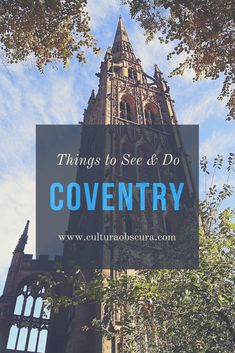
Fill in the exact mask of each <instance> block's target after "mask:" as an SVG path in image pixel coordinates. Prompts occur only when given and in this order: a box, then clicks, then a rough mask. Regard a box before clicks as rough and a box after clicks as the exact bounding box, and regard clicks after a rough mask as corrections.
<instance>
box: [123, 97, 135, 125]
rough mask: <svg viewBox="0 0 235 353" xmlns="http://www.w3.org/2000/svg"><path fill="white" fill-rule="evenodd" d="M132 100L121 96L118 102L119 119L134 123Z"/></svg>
mask: <svg viewBox="0 0 235 353" xmlns="http://www.w3.org/2000/svg"><path fill="white" fill-rule="evenodd" d="M134 112H135V109H134V99H133V98H132V97H130V96H123V97H122V100H121V102H120V118H121V119H124V120H128V121H135V120H136V119H135V114H134Z"/></svg>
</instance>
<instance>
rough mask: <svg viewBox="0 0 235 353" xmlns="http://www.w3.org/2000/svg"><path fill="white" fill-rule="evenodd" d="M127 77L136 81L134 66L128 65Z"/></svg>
mask: <svg viewBox="0 0 235 353" xmlns="http://www.w3.org/2000/svg"><path fill="white" fill-rule="evenodd" d="M128 78H129V79H131V80H135V81H137V71H136V69H135V68H134V67H129V69H128Z"/></svg>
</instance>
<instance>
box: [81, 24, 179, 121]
mask: <svg viewBox="0 0 235 353" xmlns="http://www.w3.org/2000/svg"><path fill="white" fill-rule="evenodd" d="M97 76H98V77H99V79H100V82H99V89H98V93H97V95H95V93H94V91H92V93H91V96H90V99H89V102H88V107H87V109H86V110H85V114H84V123H85V124H111V125H113V124H144V125H152V124H158V125H162V124H163V123H164V124H175V123H176V118H175V114H174V109H173V105H172V100H171V98H170V94H169V87H168V86H167V83H166V81H165V80H164V78H163V75H162V73H161V71H160V70H159V69H158V67H157V65H155V68H154V73H153V76H150V75H148V74H146V73H145V72H144V71H143V68H142V66H141V61H140V60H139V59H137V58H136V56H135V54H134V51H133V48H132V45H131V43H130V41H129V38H128V35H127V32H126V29H125V26H124V24H123V20H122V18H121V17H120V18H119V21H118V26H117V31H116V35H115V39H114V42H113V46H112V48H108V50H107V52H106V54H105V57H104V61H103V62H102V63H101V68H100V72H99V73H98V74H97Z"/></svg>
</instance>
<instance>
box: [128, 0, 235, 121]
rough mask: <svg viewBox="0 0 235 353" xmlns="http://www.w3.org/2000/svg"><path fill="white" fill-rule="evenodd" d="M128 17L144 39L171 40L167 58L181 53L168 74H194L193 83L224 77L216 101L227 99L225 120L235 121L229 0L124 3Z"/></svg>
mask: <svg viewBox="0 0 235 353" xmlns="http://www.w3.org/2000/svg"><path fill="white" fill-rule="evenodd" d="M123 2H124V3H127V4H129V6H130V12H131V16H132V17H133V18H135V19H137V21H138V22H139V23H140V25H141V26H142V27H143V28H144V30H145V31H146V35H147V39H148V40H151V39H153V38H154V36H155V35H156V34H157V35H158V37H159V38H160V40H161V42H163V43H168V42H169V41H172V42H173V44H174V49H173V50H172V52H171V53H169V55H168V58H169V59H170V58H172V57H173V56H174V55H177V54H183V59H182V62H181V63H180V64H179V66H178V67H177V68H175V70H174V71H173V72H172V73H171V75H178V74H180V75H182V74H183V73H184V71H185V69H186V68H192V69H193V70H194V71H195V78H194V79H195V80H199V79H201V78H204V77H205V78H210V79H212V80H215V79H218V78H219V77H220V76H221V75H223V76H224V83H223V87H222V91H221V94H220V96H219V99H222V98H224V97H227V98H229V99H228V103H227V106H228V108H229V114H228V120H230V119H235V92H234V80H235V78H234V77H235V62H234V57H235V46H234V40H235V26H234V18H235V10H234V2H233V1H231V0H228V1H224V0H207V1H205V0H194V1H188V0H151V1H146V0H144V1H139V0H123Z"/></svg>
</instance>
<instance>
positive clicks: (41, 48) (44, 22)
mask: <svg viewBox="0 0 235 353" xmlns="http://www.w3.org/2000/svg"><path fill="white" fill-rule="evenodd" d="M86 4H87V1H86V0H66V1H63V0H12V1H7V0H0V48H1V50H3V51H4V52H5V54H6V57H7V59H8V62H10V63H17V62H19V61H22V60H25V59H28V58H29V57H34V58H35V59H36V63H37V66H38V68H39V70H41V71H42V70H43V68H44V66H45V64H47V63H50V62H55V61H61V62H63V64H64V65H66V64H67V63H68V62H69V60H70V59H71V58H72V56H73V55H74V54H76V56H77V58H78V60H79V61H85V55H84V48H87V47H88V48H89V47H91V48H93V50H94V51H95V52H97V51H98V49H97V48H96V46H95V45H96V42H95V39H94V37H93V36H92V35H91V32H90V27H89V16H88V13H87V11H86Z"/></svg>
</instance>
